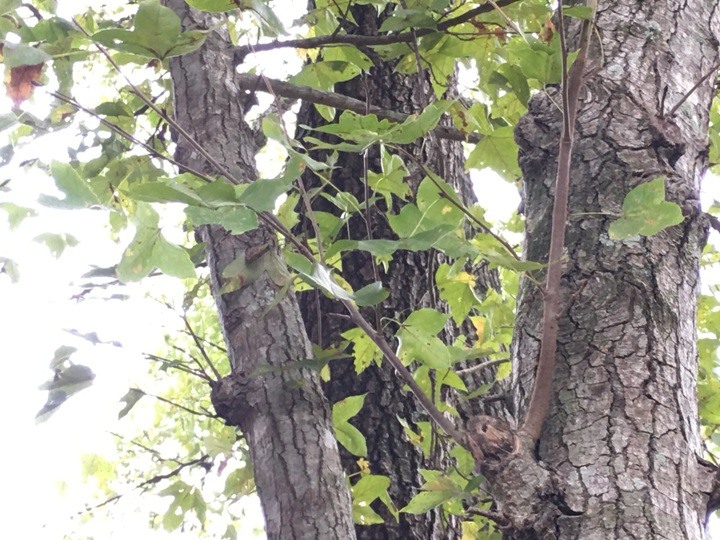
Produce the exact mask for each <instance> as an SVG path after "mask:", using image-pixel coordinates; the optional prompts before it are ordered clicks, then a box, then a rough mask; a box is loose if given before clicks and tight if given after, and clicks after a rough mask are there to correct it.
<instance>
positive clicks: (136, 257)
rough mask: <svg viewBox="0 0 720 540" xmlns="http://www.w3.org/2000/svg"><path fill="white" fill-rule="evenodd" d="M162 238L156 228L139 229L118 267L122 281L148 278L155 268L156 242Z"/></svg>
mask: <svg viewBox="0 0 720 540" xmlns="http://www.w3.org/2000/svg"><path fill="white" fill-rule="evenodd" d="M159 236H160V231H159V230H158V229H156V228H150V227H139V228H138V230H137V232H136V233H135V237H134V238H133V239H132V241H131V242H130V244H129V245H128V247H127V248H125V251H124V252H123V255H122V259H121V260H120V263H119V264H118V265H117V275H118V278H119V279H120V281H122V282H125V283H127V282H130V281H137V280H139V279H142V278H144V277H145V276H147V275H148V274H149V273H150V271H151V270H152V269H153V268H154V266H155V265H154V264H153V259H152V256H153V250H154V248H155V242H156V241H157V239H158V237H159Z"/></svg>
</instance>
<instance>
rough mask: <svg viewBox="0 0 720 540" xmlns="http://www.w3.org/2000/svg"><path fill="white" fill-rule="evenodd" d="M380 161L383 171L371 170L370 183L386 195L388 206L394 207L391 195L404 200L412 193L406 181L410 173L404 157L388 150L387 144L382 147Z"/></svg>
mask: <svg viewBox="0 0 720 540" xmlns="http://www.w3.org/2000/svg"><path fill="white" fill-rule="evenodd" d="M380 162H381V164H382V173H375V172H372V171H369V172H368V185H369V186H370V188H371V189H373V190H374V191H376V192H378V193H380V194H382V195H384V196H385V202H386V203H387V206H388V208H392V197H391V195H395V196H396V197H398V198H399V199H401V200H403V201H404V200H405V199H406V197H407V196H408V195H410V186H409V185H408V184H407V183H406V182H405V181H404V179H405V177H406V176H408V175H409V174H410V173H409V172H408V170H407V168H406V167H405V163H404V162H403V160H402V158H401V157H400V156H398V155H396V154H391V153H390V152H388V151H387V150H386V148H385V145H383V146H382V147H381V149H380Z"/></svg>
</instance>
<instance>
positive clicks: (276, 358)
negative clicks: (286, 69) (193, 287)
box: [167, 0, 355, 540]
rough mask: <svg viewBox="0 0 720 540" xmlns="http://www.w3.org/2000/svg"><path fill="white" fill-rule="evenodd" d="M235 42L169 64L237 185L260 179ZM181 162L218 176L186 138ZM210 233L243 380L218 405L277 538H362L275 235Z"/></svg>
mask: <svg viewBox="0 0 720 540" xmlns="http://www.w3.org/2000/svg"><path fill="white" fill-rule="evenodd" d="M167 5H169V6H170V7H172V8H173V9H174V10H175V11H176V12H177V13H178V14H179V15H180V17H181V18H182V20H183V24H184V27H185V28H193V29H196V28H199V29H203V30H205V29H208V28H211V27H215V28H217V27H218V26H222V25H219V24H218V23H219V21H217V20H213V19H211V18H210V17H209V16H208V15H207V14H201V13H199V12H196V11H194V10H191V9H190V8H189V7H188V6H187V4H185V2H183V1H181V0H170V1H168V2H167ZM226 37H227V36H224V35H222V34H221V33H220V32H218V31H213V32H211V33H210V34H209V35H208V38H207V41H206V44H205V45H204V46H203V47H202V48H201V49H200V50H199V51H198V52H196V53H193V54H191V55H186V56H182V57H179V58H175V59H173V60H172V61H171V63H170V64H171V74H172V78H173V86H174V92H175V117H176V119H177V121H178V123H179V124H180V125H181V126H182V127H183V128H184V129H186V130H187V131H188V132H189V133H190V134H191V135H192V136H193V137H194V138H195V140H197V141H199V142H200V143H201V144H202V145H203V147H204V148H205V149H206V150H208V151H209V152H210V153H211V155H212V156H213V157H214V158H215V159H217V160H218V161H219V162H220V163H221V164H222V165H223V166H225V167H226V168H227V169H229V170H230V172H231V173H232V174H233V175H234V176H236V177H237V178H239V179H242V180H243V181H252V180H254V179H255V178H256V175H255V165H254V163H255V151H256V150H257V143H256V142H255V139H254V136H253V132H252V130H251V129H250V128H249V127H248V126H247V124H246V123H245V122H244V119H243V115H242V104H243V102H244V96H243V95H242V93H240V92H239V91H238V90H237V86H236V85H235V84H234V80H233V79H234V77H235V70H234V68H233V63H232V55H231V54H230V53H229V48H230V47H229V41H227V40H226V39H225V38H226ZM177 156H178V160H179V161H181V162H182V163H185V164H187V165H190V166H192V167H193V168H195V169H197V170H204V171H207V172H215V171H211V167H210V166H209V165H208V164H207V163H206V162H205V160H204V159H203V158H202V157H201V156H199V155H198V153H197V152H196V151H195V150H193V149H192V148H191V147H190V145H189V144H188V143H187V141H185V140H183V139H182V138H179V140H178V148H177ZM202 234H203V240H204V241H205V242H206V251H207V260H208V266H209V269H210V275H211V279H212V289H213V293H214V295H215V298H216V302H217V306H218V311H219V315H220V322H221V324H222V330H223V333H224V336H225V340H226V342H227V345H228V353H229V356H230V362H231V366H232V371H233V372H232V374H231V375H230V376H229V377H227V378H225V379H223V381H222V383H221V384H218V385H216V387H215V388H214V389H213V393H212V397H213V403H214V404H215V407H216V409H217V411H218V414H220V415H221V416H222V417H223V418H224V419H225V420H226V421H227V422H228V423H229V424H232V425H239V426H240V428H241V429H242V432H243V434H244V435H245V437H246V439H247V442H248V446H249V447H250V451H251V454H252V458H253V464H254V469H255V482H256V484H257V486H258V492H259V495H260V499H261V501H262V505H263V510H264V514H265V520H266V532H267V536H268V538H270V539H288V538H293V539H308V540H311V539H317V538H321V539H326V538H354V537H355V533H354V529H353V523H352V512H351V504H350V497H349V493H348V490H347V488H346V484H345V478H344V475H343V471H342V467H341V464H340V459H339V454H338V448H337V443H336V441H335V436H334V433H333V426H332V419H331V417H330V413H329V408H328V403H327V401H326V400H325V398H324V396H323V393H322V388H321V386H320V381H319V379H318V377H317V374H316V373H315V372H313V371H309V370H300V369H297V368H293V367H292V363H293V362H298V361H301V360H304V359H306V358H310V357H312V351H311V347H310V342H309V341H308V338H307V335H306V333H305V328H304V326H303V321H302V318H301V315H300V311H299V308H298V305H297V301H296V299H295V296H294V294H292V293H288V294H286V295H284V296H283V297H282V299H281V300H280V301H279V302H277V304H276V305H274V306H273V302H274V301H275V300H276V298H277V296H278V293H279V291H280V289H281V287H282V281H283V280H284V279H287V275H286V274H285V270H284V263H283V262H282V261H281V260H280V259H279V255H278V254H277V246H276V240H275V235H274V233H272V232H271V231H269V230H267V229H266V228H265V227H260V228H259V229H258V230H255V231H252V232H250V233H247V234H243V235H241V236H233V235H231V234H229V233H228V232H226V231H224V230H223V229H221V228H220V227H217V226H213V227H205V228H204V229H203V232H202ZM263 246H269V247H270V249H269V251H268V252H267V253H266V254H265V255H262V256H261V257H259V258H257V259H255V260H254V261H252V264H255V265H256V268H259V276H258V277H257V278H256V279H255V280H254V281H250V282H248V283H246V284H245V285H244V286H241V287H240V288H238V289H237V290H234V291H232V292H228V293H225V294H223V293H222V292H221V288H222V287H223V285H225V284H226V283H227V280H226V279H225V278H224V277H223V276H222V273H223V270H224V269H225V268H226V266H227V265H228V264H229V263H231V262H233V261H235V260H236V259H238V258H243V260H245V261H248V259H246V258H245V256H246V252H247V250H248V249H251V248H255V249H257V250H260V251H262V249H263ZM251 252H252V249H251ZM248 262H251V261H248ZM283 274H285V278H283V277H282V276H283Z"/></svg>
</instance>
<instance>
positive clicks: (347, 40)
mask: <svg viewBox="0 0 720 540" xmlns="http://www.w3.org/2000/svg"><path fill="white" fill-rule="evenodd" d="M515 2H517V0H498V1H497V2H494V4H495V6H499V7H505V6H509V5H510V4H514V3H515ZM495 6H493V5H491V4H483V5H481V6H478V7H476V8H475V9H471V10H470V11H466V12H465V13H463V14H462V15H458V16H457V17H453V18H452V19H448V20H446V21H443V22H440V23H438V25H437V26H436V27H435V28H418V29H415V30H410V31H408V32H401V33H399V34H383V35H379V36H366V35H355V34H335V33H333V34H331V35H329V36H318V37H312V38H304V39H288V40H286V41H271V42H269V43H256V44H254V45H243V46H241V47H237V48H236V49H235V51H234V52H235V61H236V62H237V63H238V64H241V63H242V62H243V60H244V59H245V57H246V56H247V55H248V54H249V53H256V52H262V51H272V50H275V49H282V48H290V47H291V48H294V49H316V48H318V47H324V46H326V45H354V46H356V47H372V46H376V45H392V44H394V43H408V44H409V43H412V42H413V41H414V40H415V39H417V38H420V37H422V36H427V35H428V34H433V33H435V32H444V31H446V30H448V29H450V28H452V27H453V26H458V25H460V24H462V23H465V22H467V21H469V20H471V19H472V18H473V17H476V16H478V15H482V14H483V13H488V12H490V11H493V10H494V9H495Z"/></svg>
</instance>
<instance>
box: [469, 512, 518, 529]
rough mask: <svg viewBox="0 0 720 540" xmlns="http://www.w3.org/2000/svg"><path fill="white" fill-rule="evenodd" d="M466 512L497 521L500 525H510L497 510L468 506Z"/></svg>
mask: <svg viewBox="0 0 720 540" xmlns="http://www.w3.org/2000/svg"><path fill="white" fill-rule="evenodd" d="M466 512H467V513H468V514H471V515H473V516H480V517H484V518H486V519H489V520H491V521H494V522H495V523H497V524H498V525H499V526H500V527H507V526H508V525H510V522H509V521H508V519H507V518H506V517H505V516H504V515H503V514H500V513H498V512H491V511H490V510H481V509H479V508H468V509H467V510H466Z"/></svg>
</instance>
